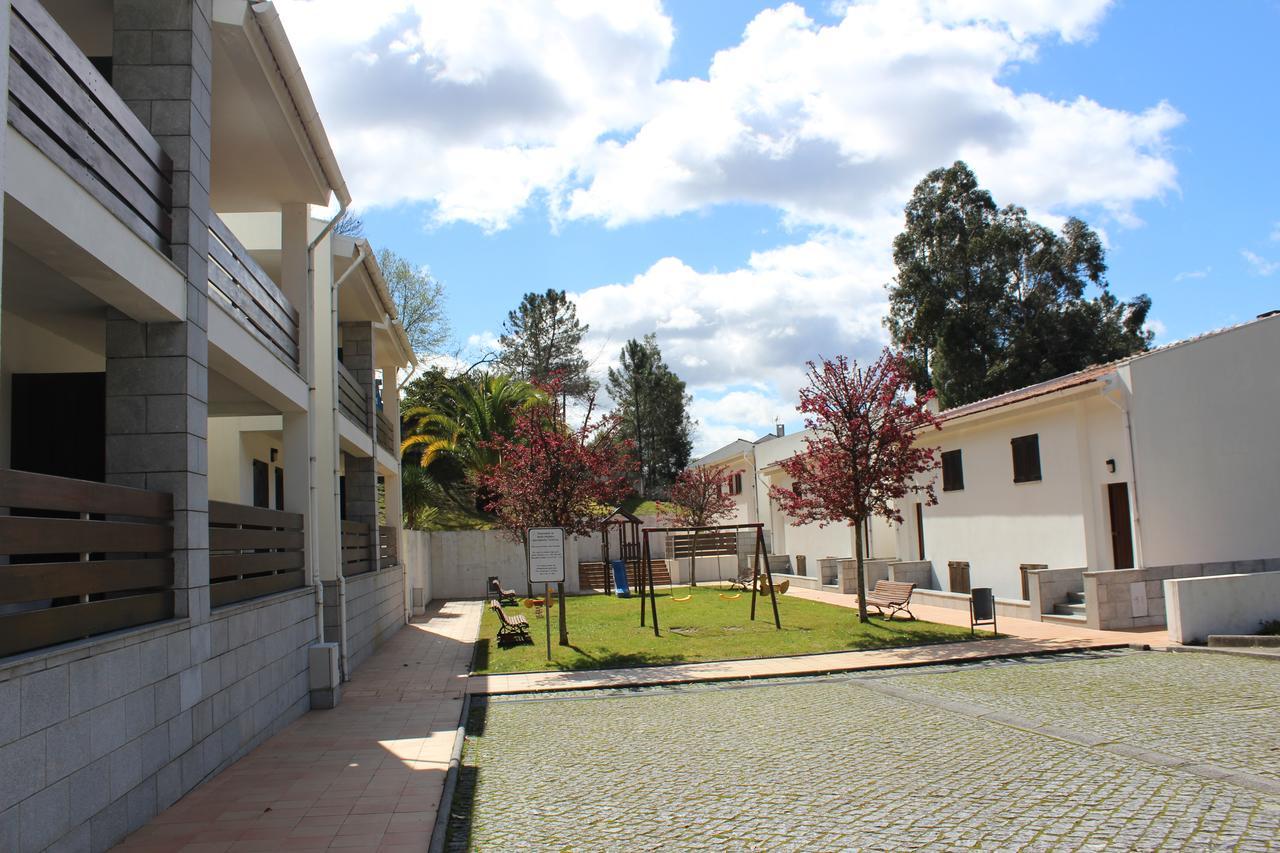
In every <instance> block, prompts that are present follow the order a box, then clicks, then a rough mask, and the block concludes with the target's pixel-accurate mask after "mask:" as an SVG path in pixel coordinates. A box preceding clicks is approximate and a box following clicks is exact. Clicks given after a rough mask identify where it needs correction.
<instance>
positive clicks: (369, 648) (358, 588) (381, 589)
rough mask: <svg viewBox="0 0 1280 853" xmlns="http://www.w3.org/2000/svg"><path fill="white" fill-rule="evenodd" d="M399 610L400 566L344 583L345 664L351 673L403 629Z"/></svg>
mask: <svg viewBox="0 0 1280 853" xmlns="http://www.w3.org/2000/svg"><path fill="white" fill-rule="evenodd" d="M403 608H404V571H403V569H402V568H401V567H400V566H391V567H390V568H386V569H383V570H381V571H377V572H368V573H366V574H363V575H360V576H358V577H354V578H349V579H348V580H347V665H348V666H349V667H351V670H352V671H353V672H354V671H355V670H356V668H357V667H359V666H360V664H362V663H364V662H365V660H366V659H368V657H369V655H371V654H373V652H374V650H375V649H377V648H378V647H379V646H381V645H382V644H383V643H385V642H386V641H387V640H388V639H390V637H391V635H392V634H394V633H395V632H396V631H398V630H400V628H402V627H403V626H404V616H403Z"/></svg>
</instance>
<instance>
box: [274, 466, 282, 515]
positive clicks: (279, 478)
mask: <svg viewBox="0 0 1280 853" xmlns="http://www.w3.org/2000/svg"><path fill="white" fill-rule="evenodd" d="M276 509H280V510H282V509H284V469H283V468H280V467H278V466H277V467H276Z"/></svg>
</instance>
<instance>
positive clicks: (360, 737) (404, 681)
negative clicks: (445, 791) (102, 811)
mask: <svg viewBox="0 0 1280 853" xmlns="http://www.w3.org/2000/svg"><path fill="white" fill-rule="evenodd" d="M480 614H481V605H480V603H479V602H473V601H468V602H448V603H444V604H438V605H433V606H432V607H431V609H430V610H429V611H428V613H427V615H426V616H424V617H421V618H419V619H416V620H414V622H413V624H411V625H409V626H407V627H406V628H404V629H402V630H400V631H399V632H397V633H396V635H395V636H394V637H393V638H392V639H391V640H390V641H389V642H387V643H386V644H385V645H383V646H382V648H380V649H379V650H378V651H377V652H376V653H374V655H373V656H372V657H370V658H369V659H368V660H367V661H365V663H364V664H363V665H361V667H360V668H359V669H358V670H356V672H355V675H354V677H353V678H352V679H351V681H350V682H348V683H347V684H345V685H343V691H342V701H341V702H340V704H339V705H338V707H337V708H336V709H334V710H332V711H311V712H309V713H307V714H305V715H304V716H302V717H301V718H299V719H298V720H295V721H294V722H293V723H291V724H290V725H289V726H288V727H286V728H285V729H284V731H282V732H280V733H279V734H278V735H276V736H275V737H273V738H271V739H270V740H268V741H266V742H265V743H263V744H262V745H261V746H259V747H258V748H257V749H255V750H253V751H252V752H250V753H249V754H248V755H246V756H245V757H244V758H242V759H240V760H239V761H237V762H236V763H235V764H233V765H232V766H231V767H229V768H228V769H226V770H224V771H223V772H222V773H220V774H218V775H217V776H216V777H214V778H213V779H211V780H210V781H209V782H207V783H205V784H204V785H202V786H200V787H199V788H197V789H196V790H194V791H192V792H191V793H190V794H188V795H187V796H185V797H183V798H182V799H181V800H179V801H178V802H176V803H174V804H173V805H172V806H170V807H169V808H168V809H166V810H165V811H163V812H162V813H160V814H159V815H157V816H156V818H155V819H154V820H152V821H151V823H149V824H147V825H146V826H144V827H143V828H142V829H140V830H138V831H137V832H135V833H134V834H133V835H131V836H129V837H128V838H127V839H125V841H124V843H123V844H122V845H121V847H120V848H118V849H121V850H127V851H179V850H180V851H204V853H219V851H240V850H246V851H248V850H272V851H273V850H324V849H338V848H346V849H355V850H370V851H373V850H377V851H399V850H404V851H408V850H416V851H422V850H425V849H426V848H427V845H428V843H429V842H430V839H431V830H432V827H433V825H434V824H435V820H436V809H437V807H438V806H439V803H440V794H441V790H442V788H443V785H444V778H445V774H446V772H447V771H448V768H449V758H450V755H451V753H452V750H453V744H454V735H455V733H456V731H457V727H458V717H459V715H460V714H461V710H462V699H463V694H464V691H465V689H466V673H467V671H468V670H469V669H470V665H471V652H472V646H473V645H474V644H475V638H476V635H477V632H478V631H479V626H480Z"/></svg>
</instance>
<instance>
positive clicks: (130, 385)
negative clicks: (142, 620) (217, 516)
mask: <svg viewBox="0 0 1280 853" xmlns="http://www.w3.org/2000/svg"><path fill="white" fill-rule="evenodd" d="M208 5H209V4H208V3H207V2H205V0H199V2H193V0H118V2H116V3H115V5H114V12H113V14H114V30H115V32H114V40H113V54H114V67H113V85H114V86H115V88H116V90H117V91H118V92H119V93H120V95H121V97H122V98H123V99H124V100H125V102H126V103H128V104H129V106H130V108H132V109H133V111H134V112H135V113H136V114H137V115H138V117H139V118H140V119H141V120H142V123H143V125H144V126H145V127H146V128H147V129H148V130H149V131H151V133H152V134H153V135H154V136H155V138H156V140H157V141H158V142H159V143H160V145H161V146H162V147H163V148H164V150H165V151H166V152H167V153H168V154H169V156H170V157H171V158H173V163H174V178H173V199H174V210H173V237H172V241H171V252H170V254H171V256H172V258H173V261H174V263H175V264H176V265H177V266H178V268H179V269H180V270H182V272H183V274H184V275H185V276H186V279H187V312H186V313H187V317H186V321H185V322H180V323H152V324H143V323H137V322H134V321H133V320H131V319H130V318H128V317H127V316H125V315H124V314H121V313H119V312H117V311H114V310H113V311H110V312H109V314H108V319H107V345H106V349H107V352H106V356H107V358H106V382H107V430H106V432H107V437H106V452H107V479H108V480H109V481H110V482H113V483H120V484H124V485H131V486H138V487H142V488H147V489H154V490H158V491H167V492H172V494H173V496H174V528H175V530H174V563H175V569H174V572H175V577H174V587H175V599H176V602H175V607H176V611H177V613H178V615H183V616H188V617H190V618H191V619H192V621H193V622H201V621H204V620H205V619H206V618H207V617H208V613H209V516H208V511H209V484H208V399H209V394H208V386H209V374H208V363H209V339H208V334H207V329H208V317H209V312H208V305H209V303H208V295H207V287H208V262H209V261H208V252H209V232H208V220H209V216H210V213H209V190H208V187H209V151H210V139H211V136H210V130H209V116H210V103H211V98H210V87H211V85H212V82H213V61H212V59H211V44H212V28H211V26H210V22H209V14H208Z"/></svg>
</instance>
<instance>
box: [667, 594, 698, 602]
mask: <svg viewBox="0 0 1280 853" xmlns="http://www.w3.org/2000/svg"><path fill="white" fill-rule="evenodd" d="M691 598H693V593H690V594H688V595H673V596H671V600H672V601H688V600H689V599H691Z"/></svg>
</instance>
